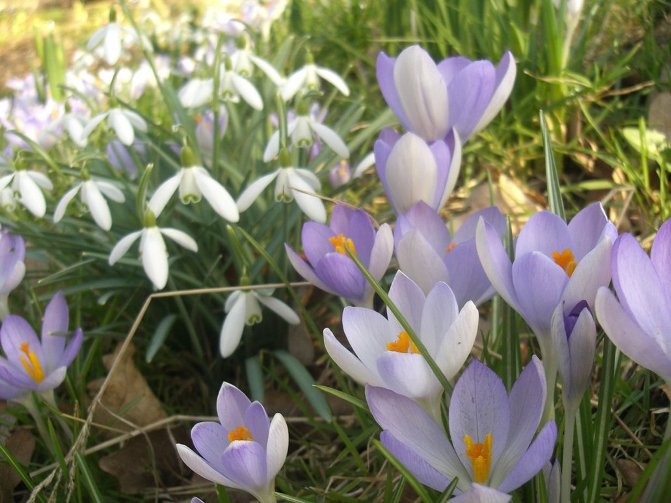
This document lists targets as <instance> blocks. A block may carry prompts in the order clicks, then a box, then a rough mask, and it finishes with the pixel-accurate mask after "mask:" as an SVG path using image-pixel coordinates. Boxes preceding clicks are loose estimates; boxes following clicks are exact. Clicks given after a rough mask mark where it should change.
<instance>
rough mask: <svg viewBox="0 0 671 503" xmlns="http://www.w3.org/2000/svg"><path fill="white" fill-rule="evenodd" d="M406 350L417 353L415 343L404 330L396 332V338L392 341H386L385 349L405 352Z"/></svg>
mask: <svg viewBox="0 0 671 503" xmlns="http://www.w3.org/2000/svg"><path fill="white" fill-rule="evenodd" d="M408 350H410V352H411V353H419V349H417V346H415V343H414V342H412V341H411V340H410V336H409V335H408V332H406V331H405V330H404V331H403V332H401V333H400V334H398V338H397V339H396V340H395V341H394V342H388V343H387V351H396V352H397V353H407V352H408Z"/></svg>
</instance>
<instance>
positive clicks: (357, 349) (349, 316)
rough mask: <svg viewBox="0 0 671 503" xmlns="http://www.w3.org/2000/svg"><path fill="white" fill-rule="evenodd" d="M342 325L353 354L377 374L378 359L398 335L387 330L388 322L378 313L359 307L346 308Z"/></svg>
mask: <svg viewBox="0 0 671 503" xmlns="http://www.w3.org/2000/svg"><path fill="white" fill-rule="evenodd" d="M342 324H343V329H344V330H345V336H346V337H347V340H348V342H349V343H350V346H352V350H353V351H354V354H355V355H356V356H357V357H358V358H359V359H360V360H361V362H362V363H363V364H364V365H365V366H366V368H368V369H370V370H373V371H374V372H375V373H376V374H377V359H378V357H379V356H380V354H381V353H382V352H384V351H385V350H386V345H387V343H389V342H393V341H394V340H395V339H396V337H397V336H398V334H397V333H394V332H392V331H391V330H390V329H389V322H388V321H387V320H386V319H385V317H384V316H382V315H381V314H380V313H378V312H375V311H373V310H371V309H366V308H361V307H350V306H348V307H346V308H345V309H344V310H343V313H342Z"/></svg>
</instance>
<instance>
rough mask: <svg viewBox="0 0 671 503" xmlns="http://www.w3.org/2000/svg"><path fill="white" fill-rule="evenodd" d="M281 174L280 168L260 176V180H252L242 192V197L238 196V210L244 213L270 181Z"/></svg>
mask: <svg viewBox="0 0 671 503" xmlns="http://www.w3.org/2000/svg"><path fill="white" fill-rule="evenodd" d="M279 174H280V170H279V169H278V170H276V171H274V172H272V173H270V174H268V175H263V176H262V177H260V178H259V179H258V180H255V181H254V182H252V183H251V184H250V185H249V186H248V187H247V188H246V189H245V190H244V191H243V192H242V194H240V197H238V200H237V202H236V204H237V206H238V211H239V212H240V213H242V212H243V211H245V210H246V209H247V208H249V207H250V206H251V205H252V204H253V203H254V201H256V198H258V197H259V196H260V195H261V192H263V191H264V190H265V188H266V187H268V185H270V183H271V182H272V181H273V180H274V179H275V178H277V175H279Z"/></svg>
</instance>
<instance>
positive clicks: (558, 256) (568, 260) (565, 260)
mask: <svg viewBox="0 0 671 503" xmlns="http://www.w3.org/2000/svg"><path fill="white" fill-rule="evenodd" d="M552 260H554V261H555V264H557V265H558V266H559V267H561V268H562V269H564V271H566V274H567V275H568V276H569V277H570V276H571V274H573V271H575V268H576V266H577V265H578V263H577V262H576V261H575V257H574V256H573V252H572V251H571V249H570V248H566V249H565V250H564V251H561V252H560V251H553V252H552Z"/></svg>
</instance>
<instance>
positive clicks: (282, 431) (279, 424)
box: [266, 414, 289, 480]
mask: <svg viewBox="0 0 671 503" xmlns="http://www.w3.org/2000/svg"><path fill="white" fill-rule="evenodd" d="M288 451H289V430H288V429H287V423H286V421H285V420H284V417H283V416H282V414H275V415H274V416H273V420H272V421H271V422H270V429H269V431H268V444H267V446H266V467H267V478H268V479H269V480H272V479H273V478H275V475H277V473H278V472H279V471H280V468H282V465H283V464H284V461H285V460H286V458H287V452H288Z"/></svg>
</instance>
